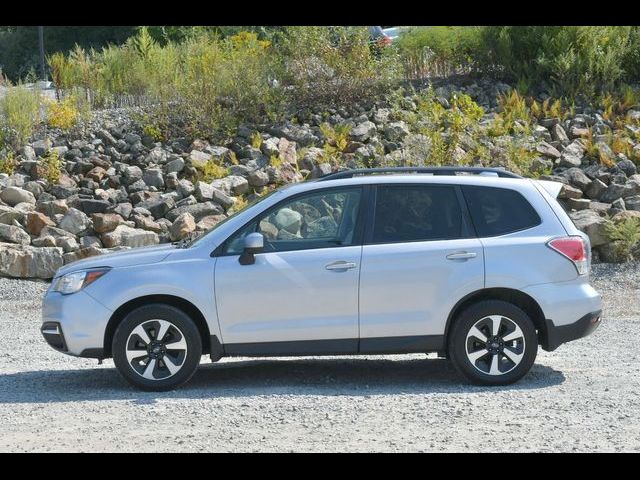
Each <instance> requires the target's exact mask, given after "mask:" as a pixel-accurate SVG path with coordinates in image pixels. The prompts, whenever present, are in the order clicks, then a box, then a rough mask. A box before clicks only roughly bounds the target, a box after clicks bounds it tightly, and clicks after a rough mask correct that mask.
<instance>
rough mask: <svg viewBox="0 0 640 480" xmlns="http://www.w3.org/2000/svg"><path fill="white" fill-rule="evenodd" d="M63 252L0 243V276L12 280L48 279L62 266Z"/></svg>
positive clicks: (54, 248) (60, 250) (57, 249)
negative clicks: (12, 278)
mask: <svg viewBox="0 0 640 480" xmlns="http://www.w3.org/2000/svg"><path fill="white" fill-rule="evenodd" d="M62 255H63V250H62V249H61V248H57V247H45V248H35V247H27V246H17V245H11V244H6V243H0V275H4V276H7V277H14V278H41V279H45V280H46V279H50V278H52V277H53V276H54V275H55V273H56V271H57V270H58V269H59V268H60V267H62V266H63V264H64V259H63V257H62Z"/></svg>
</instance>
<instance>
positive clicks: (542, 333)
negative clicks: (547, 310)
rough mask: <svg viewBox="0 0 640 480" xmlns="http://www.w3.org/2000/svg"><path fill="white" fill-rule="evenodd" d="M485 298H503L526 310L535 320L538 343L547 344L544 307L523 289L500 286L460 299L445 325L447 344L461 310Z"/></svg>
mask: <svg viewBox="0 0 640 480" xmlns="http://www.w3.org/2000/svg"><path fill="white" fill-rule="evenodd" d="M485 300H502V301H505V302H509V303H511V304H513V305H515V306H517V307H519V308H521V309H522V310H524V311H525V313H527V315H529V317H531V319H532V320H533V324H534V326H535V328H536V331H537V334H538V343H540V344H542V345H543V347H544V345H546V342H547V323H546V321H545V316H544V312H543V311H542V308H541V307H540V305H539V304H538V302H537V301H536V300H535V299H534V298H533V297H531V296H530V295H527V294H526V293H524V292H522V291H521V290H515V289H513V288H500V287H494V288H484V289H482V290H477V291H475V292H472V293H470V294H468V295H466V296H464V297H463V298H461V299H460V300H459V301H458V303H456V304H455V306H454V307H453V309H451V312H450V313H449V317H448V318H447V323H446V325H445V330H444V338H445V345H446V344H447V343H448V342H447V340H448V338H449V337H448V336H449V332H450V330H451V326H452V325H453V323H454V322H455V319H456V318H457V316H458V315H459V314H460V312H462V311H463V310H464V309H465V308H467V307H469V306H471V305H473V304H475V303H478V302H481V301H485Z"/></svg>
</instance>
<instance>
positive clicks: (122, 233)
mask: <svg viewBox="0 0 640 480" xmlns="http://www.w3.org/2000/svg"><path fill="white" fill-rule="evenodd" d="M100 239H101V240H102V244H103V245H104V246H105V247H107V248H111V247H120V246H124V247H144V246H147V245H156V244H158V243H160V239H159V237H158V234H157V233H155V232H150V231H147V230H140V229H137V228H133V227H129V226H128V225H118V226H117V227H116V229H115V230H114V231H112V232H109V233H104V234H102V236H101V237H100Z"/></svg>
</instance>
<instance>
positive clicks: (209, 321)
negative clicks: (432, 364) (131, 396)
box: [41, 168, 601, 390]
mask: <svg viewBox="0 0 640 480" xmlns="http://www.w3.org/2000/svg"><path fill="white" fill-rule="evenodd" d="M560 188H561V184H558V183H554V182H544V181H537V180H530V179H524V178H520V177H518V176H517V175H514V174H512V173H509V172H506V171H503V170H494V169H479V168H410V169H371V170H350V171H345V172H339V173H336V174H333V175H329V176H326V177H323V178H321V179H318V180H315V181H309V182H304V183H299V184H294V185H290V186H287V187H286V188H281V189H279V190H276V191H274V192H273V193H271V194H269V195H266V196H264V197H262V198H260V199H259V200H258V201H257V202H255V203H254V204H253V205H252V206H250V207H249V208H246V209H244V210H243V211H241V212H239V213H237V214H235V215H232V216H230V217H228V218H227V219H225V220H224V221H222V222H221V223H219V224H218V225H216V226H215V227H214V228H213V229H212V230H210V231H209V232H207V233H206V234H204V235H202V236H200V237H199V238H197V239H194V240H191V241H182V242H179V243H177V244H172V245H162V246H155V247H149V248H140V249H135V250H130V251H126V252H119V253H115V254H111V255H106V256H100V257H94V258H91V259H87V260H83V261H79V262H75V263H72V264H70V265H67V266H65V267H64V268H62V269H60V270H59V271H58V272H57V274H56V276H55V278H54V279H53V282H52V284H51V287H50V288H49V291H48V292H47V294H46V297H45V299H44V308H43V317H44V318H43V325H42V329H41V330H42V334H43V335H44V338H45V339H46V341H47V342H48V343H49V344H50V345H51V346H52V347H53V348H55V349H57V350H59V351H61V352H64V353H66V354H69V355H76V356H80V357H89V358H98V359H103V358H108V357H113V360H114V362H115V365H116V367H117V368H118V370H119V371H120V373H121V374H122V375H123V376H124V377H125V378H126V379H127V380H128V381H129V382H131V383H132V384H134V385H135V386H137V387H140V388H143V389H147V390H167V389H172V388H175V387H177V386H179V385H181V384H183V383H185V382H186V381H187V380H189V379H190V378H191V376H192V375H193V374H194V372H195V371H196V369H197V367H198V364H199V363H200V360H201V357H202V355H203V354H207V355H209V356H210V357H211V360H213V361H216V360H219V359H220V358H222V357H225V356H242V357H248V356H260V357H267V356H296V355H356V354H365V355H368V354H398V353H429V352H438V354H440V355H441V356H446V357H447V358H449V359H450V360H451V361H452V362H453V364H454V365H455V367H456V368H457V369H458V370H459V371H460V373H462V374H463V375H464V376H465V377H466V378H467V379H469V380H470V381H472V382H474V383H478V384H484V385H505V384H509V383H512V382H514V381H516V380H518V379H520V378H521V377H522V376H523V375H525V374H526V373H527V371H528V370H529V369H530V368H531V366H532V364H533V362H534V360H535V358H536V354H537V350H538V345H540V346H541V347H542V348H543V349H545V350H554V349H555V348H557V347H558V346H559V345H560V344H561V343H564V342H567V341H570V340H574V339H577V338H580V337H583V336H585V335H587V334H589V333H591V332H592V331H593V330H594V329H595V328H596V327H597V326H598V324H599V321H600V314H601V300H600V295H599V294H598V293H597V292H596V291H595V290H594V289H593V288H592V287H591V286H590V285H589V267H590V245H589V239H588V237H587V236H585V235H584V234H583V233H582V232H580V231H579V230H578V229H576V227H575V226H574V225H573V223H572V222H571V220H570V219H569V217H568V216H567V215H566V213H565V212H564V211H563V209H562V207H561V206H560V205H559V204H558V203H557V201H556V200H555V197H556V195H557V194H558V192H559V191H560Z"/></svg>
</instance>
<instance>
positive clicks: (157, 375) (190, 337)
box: [112, 304, 202, 391]
mask: <svg viewBox="0 0 640 480" xmlns="http://www.w3.org/2000/svg"><path fill="white" fill-rule="evenodd" d="M112 354H113V361H114V363H115V365H116V368H117V369H118V371H119V372H120V374H122V376H123V377H124V378H125V379H126V380H127V381H129V382H130V383H131V384H132V385H134V386H136V387H138V388H141V389H143V390H153V391H165V390H172V389H174V388H177V387H179V386H180V385H182V384H184V383H185V382H187V381H188V380H189V379H190V378H191V377H192V376H193V374H194V373H195V371H196V370H197V368H198V365H199V363H200V357H201V356H202V341H201V339H200V334H199V332H198V328H197V327H196V325H195V324H194V323H193V321H192V320H191V318H190V317H189V316H188V315H186V314H185V313H184V312H183V311H181V310H179V309H177V308H175V307H172V306H170V305H163V304H153V305H145V306H142V307H139V308H137V309H135V310H133V311H132V312H130V313H129V314H128V315H127V316H126V317H125V318H124V319H123V320H122V322H121V323H120V325H118V328H117V329H116V332H115V335H114V336H113V343H112Z"/></svg>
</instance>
